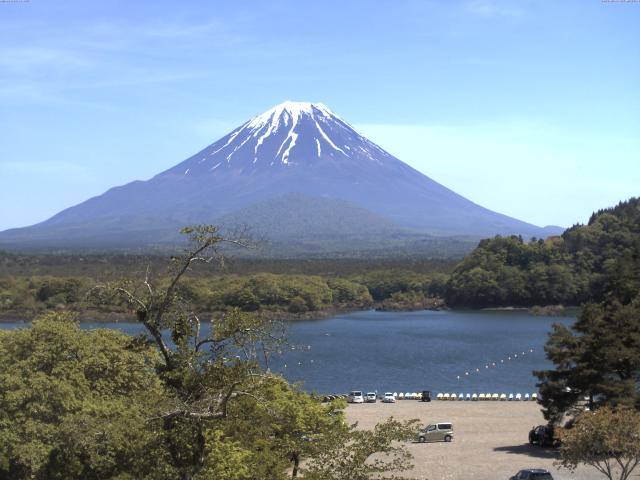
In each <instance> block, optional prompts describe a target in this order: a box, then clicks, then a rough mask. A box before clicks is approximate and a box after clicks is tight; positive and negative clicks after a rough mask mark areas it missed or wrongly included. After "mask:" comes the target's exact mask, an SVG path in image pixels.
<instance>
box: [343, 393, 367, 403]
mask: <svg viewBox="0 0 640 480" xmlns="http://www.w3.org/2000/svg"><path fill="white" fill-rule="evenodd" d="M347 402H349V403H364V395H363V394H362V392H361V391H359V390H354V391H353V392H351V393H349V396H348V397H347Z"/></svg>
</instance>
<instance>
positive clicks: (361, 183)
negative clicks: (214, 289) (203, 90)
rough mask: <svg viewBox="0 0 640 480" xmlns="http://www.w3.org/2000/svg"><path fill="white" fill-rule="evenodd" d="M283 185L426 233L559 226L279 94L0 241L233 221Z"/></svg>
mask: <svg viewBox="0 0 640 480" xmlns="http://www.w3.org/2000/svg"><path fill="white" fill-rule="evenodd" d="M292 193H297V194H303V195H306V196H307V197H311V198H318V199H319V198H325V199H334V200H340V201H342V202H346V203H345V205H346V204H349V205H353V206H355V207H357V208H361V209H363V211H368V212H370V213H369V215H364V214H363V215H364V216H367V217H369V218H370V219H372V218H374V217H376V218H378V220H379V223H380V228H382V225H383V224H384V225H390V224H392V225H394V226H396V227H397V229H398V231H406V230H408V231H413V232H419V233H422V234H424V235H428V236H434V235H436V236H460V235H464V236H471V237H478V238H479V237H483V236H492V235H495V234H521V235H523V236H526V237H529V236H538V237H541V236H547V235H549V234H556V233H559V232H560V231H561V229H559V228H557V229H556V228H553V227H552V228H547V229H545V228H541V227H537V226H535V225H531V224H529V223H526V222H523V221H520V220H517V219H514V218H511V217H508V216H506V215H503V214H500V213H496V212H492V211H491V210H488V209H486V208H484V207H482V206H480V205H477V204H475V203H474V202H472V201H470V200H468V199H466V198H464V197H462V196H461V195H459V194H457V193H455V192H453V191H452V190H450V189H448V188H446V187H444V186H442V185H440V184H438V183H437V182H435V181H434V180H432V179H431V178H429V177H427V176H426V175H424V174H422V173H420V172H418V171H417V170H415V169H414V168H412V167H410V166H409V165H407V164H405V163H404V162H402V161H400V160H399V159H397V158H396V157H394V156H393V155H391V154H389V153H388V152H386V151H385V150H384V149H382V148H381V147H379V146H378V145H376V144H375V143H373V142H372V141H370V140H368V139H367V138H365V137H364V136H362V135H360V134H359V133H358V132H356V131H355V130H354V129H353V128H352V127H351V126H350V125H349V124H348V123H346V122H345V121H344V120H342V119H341V118H340V117H338V116H337V115H335V114H334V113H333V112H331V110H329V109H328V108H327V107H326V106H324V105H323V104H319V103H308V102H289V101H287V102H284V103H282V104H280V105H277V106H275V107H273V108H271V109H269V110H267V111H266V112H264V113H262V114H260V115H257V116H256V117H254V118H252V119H250V120H248V121H246V122H245V123H243V124H242V125H240V126H239V127H237V128H236V129H234V130H232V131H231V132H229V133H228V134H227V135H225V136H223V137H222V138H221V139H219V140H218V141H216V142H214V143H212V144H210V145H209V146H207V147H205V148H204V149H202V150H200V151H199V152H197V153H196V154H194V155H192V156H191V157H189V158H187V159H186V160H184V161H182V162H180V163H178V164H177V165H175V166H174V167H171V168H169V169H166V170H164V171H162V172H160V173H158V174H157V175H155V176H153V177H152V178H151V179H149V180H146V181H134V182H130V183H128V184H125V185H122V186H118V187H114V188H111V189H109V190H108V191H106V192H105V193H103V194H102V195H99V196H96V197H93V198H90V199H88V200H87V201H85V202H82V203H80V204H78V205H75V206H73V207H70V208H68V209H65V210H63V211H61V212H59V213H58V214H56V215H54V216H53V217H51V218H50V219H48V220H46V221H44V222H42V223H39V224H36V225H33V226H31V227H25V228H22V229H13V230H8V231H5V232H1V233H0V246H2V245H12V244H13V245H15V244H19V245H21V246H23V247H24V246H29V245H32V246H34V245H40V246H45V247H46V245H47V244H50V245H53V244H56V245H61V246H63V245H64V244H67V245H75V246H77V245H81V244H82V243H83V242H86V243H87V245H88V246H99V245H100V244H102V245H103V246H105V247H109V246H113V247H117V246H118V245H120V246H123V245H125V244H127V243H130V244H131V245H137V246H141V247H142V246H144V245H152V244H154V243H157V241H158V240H160V241H165V240H166V241H171V239H172V238H174V237H175V232H176V231H177V230H178V229H179V227H180V226H181V225H186V224H192V223H217V222H219V221H220V219H221V218H229V216H233V215H236V216H237V219H238V221H242V215H243V212H246V211H247V210H246V209H247V208H250V207H251V208H254V209H255V208H260V207H257V206H258V205H260V204H264V202H267V203H268V202H269V200H271V199H274V198H279V197H282V196H283V195H287V194H292ZM312 203H313V202H312ZM315 203H316V204H315V205H314V207H313V208H316V207H317V202H315ZM309 205H310V210H309V211H308V214H307V215H305V213H304V212H302V211H301V210H300V209H299V208H298V213H297V216H298V218H299V219H300V220H296V218H295V216H293V215H288V217H289V218H290V221H291V222H298V223H301V221H302V219H304V218H305V216H311V217H312V216H313V215H314V213H313V208H311V203H309ZM252 206H253V207H252ZM336 208H337V209H338V207H336ZM338 219H339V212H336V221H338ZM325 223H327V222H325ZM385 228H386V227H385ZM349 229H350V226H349V225H345V231H344V232H343V233H344V236H345V237H350V236H351V237H353V236H354V235H353V234H355V233H359V232H356V231H350V230H349ZM267 230H268V229H267ZM351 230H354V229H353V228H352V229H351ZM374 230H375V229H374ZM382 230H384V228H383V229H382ZM261 233H264V234H266V235H267V236H268V235H270V234H277V233H278V231H277V230H273V229H272V231H271V232H269V231H266V232H261ZM372 234H373V233H372Z"/></svg>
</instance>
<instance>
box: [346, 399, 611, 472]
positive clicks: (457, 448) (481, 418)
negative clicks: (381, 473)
mask: <svg viewBox="0 0 640 480" xmlns="http://www.w3.org/2000/svg"><path fill="white" fill-rule="evenodd" d="M346 416H347V420H348V421H349V422H351V423H354V422H358V425H359V426H361V427H363V428H371V427H373V426H374V425H375V424H376V423H378V422H380V421H383V420H385V419H386V418H388V417H390V416H393V417H395V418H396V419H398V420H409V419H412V418H417V419H419V420H420V422H421V424H422V425H425V424H428V423H435V422H452V423H453V426H454V435H455V437H454V440H453V442H451V443H444V442H442V443H427V444H422V443H410V444H409V445H408V448H409V451H410V452H411V453H412V454H413V456H414V460H413V463H414V465H415V468H414V469H413V470H411V471H409V472H406V474H405V475H406V476H408V477H412V478H416V479H429V480H470V479H473V480H497V479H505V480H508V479H509V478H510V477H511V476H512V475H515V474H516V473H517V472H518V470H521V469H523V468H546V469H547V470H549V471H550V472H551V473H552V475H553V478H554V479H555V480H568V479H573V480H595V479H602V478H603V477H602V476H601V474H599V473H598V472H597V471H596V470H595V469H593V468H591V467H588V468H587V467H581V468H580V469H579V470H578V471H576V472H575V473H573V474H572V473H570V472H569V471H568V470H565V469H558V467H556V466H554V464H553V463H554V461H555V460H556V458H557V457H556V455H557V453H556V452H555V451H554V450H547V449H543V448H540V447H533V446H530V445H529V444H528V435H529V430H530V429H531V427H532V426H534V425H539V424H543V423H546V422H545V421H544V418H543V416H542V412H541V411H540V406H539V405H537V404H536V403H534V402H515V401H514V402H496V401H490V402H469V401H433V402H425V403H423V402H419V401H416V400H401V401H398V402H397V403H395V404H393V403H391V404H388V403H387V404H383V403H380V402H377V403H368V404H361V405H360V404H356V405H349V406H348V407H347V410H346Z"/></svg>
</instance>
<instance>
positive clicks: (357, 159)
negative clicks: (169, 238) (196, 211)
mask: <svg viewBox="0 0 640 480" xmlns="http://www.w3.org/2000/svg"><path fill="white" fill-rule="evenodd" d="M388 161H392V162H393V161H395V162H398V161H397V159H394V158H393V157H392V156H391V155H389V154H388V153H387V152H385V151H384V150H382V149H381V148H380V147H378V146H377V145H375V144H374V143H372V142H370V141H369V140H367V139H366V138H364V137H363V136H362V135H360V134H359V133H357V132H356V131H355V130H354V129H353V128H352V127H351V126H350V125H349V124H347V123H346V122H344V121H343V120H342V119H341V118H340V117H338V116H337V115H336V114H335V113H333V112H332V111H331V110H330V109H329V108H328V107H326V106H325V105H323V104H322V103H311V102H292V101H286V102H283V103H281V104H279V105H276V106H275V107H273V108H270V109H269V110H267V111H266V112H264V113H261V114H260V115H257V116H256V117H254V118H252V119H250V120H248V121H247V122H245V123H243V124H242V125H241V126H239V127H238V128H236V129H235V130H234V131H232V132H231V133H229V134H228V135H226V136H225V137H223V138H221V139H220V140H218V141H217V142H215V143H214V144H212V145H210V146H209V147H207V148H205V149H204V150H202V151H201V152H199V153H198V154H196V155H195V156H194V157H192V158H190V159H188V160H187V161H185V162H183V163H182V164H180V165H179V166H177V167H175V168H174V169H171V170H169V171H168V172H165V174H170V175H175V174H177V173H178V172H180V175H183V176H191V177H194V176H203V175H205V176H206V175H210V174H216V175H218V174H219V172H221V171H223V170H225V169H227V170H233V171H236V172H240V171H242V172H245V173H247V172H248V171H254V170H262V169H264V168H269V169H273V168H278V167H280V168H281V167H287V168H289V167H292V166H302V165H304V166H310V165H315V166H316V167H317V166H319V165H326V166H328V165H329V164H336V163H340V164H342V165H341V168H342V167H344V166H345V165H344V164H345V162H346V163H350V164H352V167H353V166H355V165H356V164H357V165H358V168H359V169H362V168H365V169H366V168H367V164H370V163H371V162H375V163H377V164H381V163H383V162H388ZM161 175H162V174H161Z"/></svg>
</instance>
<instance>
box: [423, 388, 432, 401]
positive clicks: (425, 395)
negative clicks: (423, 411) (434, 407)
mask: <svg viewBox="0 0 640 480" xmlns="http://www.w3.org/2000/svg"><path fill="white" fill-rule="evenodd" d="M420 400H421V401H423V402H430V401H431V392H430V391H429V390H423V391H422V398H421V399H420Z"/></svg>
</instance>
